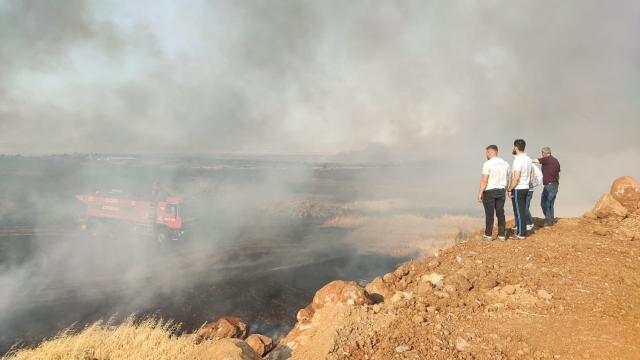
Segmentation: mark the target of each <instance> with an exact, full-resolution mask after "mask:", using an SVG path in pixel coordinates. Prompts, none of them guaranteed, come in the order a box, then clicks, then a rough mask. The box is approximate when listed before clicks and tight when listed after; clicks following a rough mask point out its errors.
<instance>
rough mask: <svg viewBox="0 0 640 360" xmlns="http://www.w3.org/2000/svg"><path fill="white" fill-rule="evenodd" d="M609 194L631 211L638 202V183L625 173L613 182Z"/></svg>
mask: <svg viewBox="0 0 640 360" xmlns="http://www.w3.org/2000/svg"><path fill="white" fill-rule="evenodd" d="M611 196H613V198H614V199H616V200H617V201H618V202H619V203H620V204H621V205H622V206H624V207H625V208H626V209H627V211H629V212H630V213H633V212H634V211H636V210H637V209H638V202H640V185H638V183H637V182H636V181H635V180H634V179H633V178H632V177H631V176H629V175H625V176H623V177H621V178H618V179H616V180H615V181H614V182H613V185H612V186H611Z"/></svg>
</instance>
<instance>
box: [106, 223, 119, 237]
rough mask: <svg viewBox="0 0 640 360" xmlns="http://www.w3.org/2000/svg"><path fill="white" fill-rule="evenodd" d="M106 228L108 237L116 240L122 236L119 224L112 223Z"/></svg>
mask: <svg viewBox="0 0 640 360" xmlns="http://www.w3.org/2000/svg"><path fill="white" fill-rule="evenodd" d="M106 228H107V235H109V237H110V238H116V237H118V236H119V235H120V226H119V225H118V224H116V223H114V222H110V223H108V224H107V226H106Z"/></svg>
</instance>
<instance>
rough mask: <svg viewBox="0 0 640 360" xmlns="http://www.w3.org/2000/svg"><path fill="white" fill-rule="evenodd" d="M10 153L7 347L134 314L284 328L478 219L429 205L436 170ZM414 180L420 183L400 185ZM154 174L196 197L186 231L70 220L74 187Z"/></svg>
mask: <svg viewBox="0 0 640 360" xmlns="http://www.w3.org/2000/svg"><path fill="white" fill-rule="evenodd" d="M1 161H4V162H3V163H2V164H0V165H2V166H1V167H0V171H2V178H1V180H0V197H1V198H0V204H1V205H0V288H1V292H2V294H3V298H2V299H1V300H0V324H1V325H0V353H4V352H6V351H7V350H9V348H10V347H11V346H12V345H13V344H15V343H16V342H21V343H22V344H23V345H29V344H33V343H36V342H38V341H40V340H41V339H42V338H44V337H51V336H53V335H55V334H56V333H58V332H60V331H61V330H63V329H65V328H68V327H70V326H73V327H74V328H75V329H81V328H82V327H84V326H85V325H87V324H90V323H93V322H94V321H96V320H98V319H101V318H105V319H109V318H112V320H113V321H114V322H116V323H117V322H119V321H120V320H122V319H123V318H125V317H127V316H128V315H130V314H132V313H137V315H138V316H140V317H144V316H157V317H162V318H164V319H174V320H175V321H176V322H178V323H181V324H182V327H181V328H182V330H183V331H186V332H192V331H194V330H196V329H197V328H198V327H200V326H201V325H203V324H204V323H205V322H210V321H215V320H217V319H218V318H219V317H222V316H237V317H240V318H242V319H244V320H245V321H247V322H248V323H249V324H250V326H251V331H252V332H259V333H263V334H266V335H269V336H272V337H274V338H277V337H278V336H279V335H280V334H283V333H286V332H287V331H288V330H289V329H290V328H291V327H292V326H293V324H294V323H295V320H296V319H295V314H296V312H297V310H298V309H300V308H303V307H305V306H306V305H308V304H309V303H310V302H311V300H312V298H313V295H314V294H315V292H316V291H317V290H318V289H319V288H320V287H322V286H323V285H325V284H326V283H328V282H330V281H332V280H336V279H343V280H353V281H356V282H362V283H365V282H368V281H371V280H372V279H373V278H374V277H376V276H381V275H383V274H385V273H386V272H388V271H390V270H391V269H394V268H395V267H397V265H398V264H400V263H402V262H403V261H406V260H407V259H409V258H416V257H420V256H423V255H424V254H426V253H428V252H430V251H432V250H433V249H435V248H438V247H442V246H446V245H447V244H449V243H452V242H455V241H458V240H459V239H462V238H465V237H466V235H467V234H468V233H469V232H470V231H473V230H475V228H476V227H477V224H478V222H476V219H475V218H473V217H469V216H468V215H476V214H475V213H474V212H473V211H469V210H465V209H459V208H456V207H455V206H451V207H448V208H441V207H435V206H433V205H434V204H437V203H442V199H441V198H439V196H441V195H439V194H438V192H437V191H435V192H434V191H433V189H434V187H433V186H430V184H431V185H433V184H437V181H438V180H437V178H433V179H432V182H431V183H429V173H430V170H431V169H430V168H410V169H394V168H390V167H380V166H375V167H374V166H364V165H363V166H357V167H354V166H346V165H339V164H334V165H329V166H327V165H326V164H314V163H304V162H270V161H240V160H234V159H231V160H228V159H227V160H225V161H222V160H218V163H215V164H207V163H206V162H203V164H194V163H193V161H189V163H188V164H176V163H171V162H165V163H163V164H160V165H158V164H149V163H138V164H108V163H107V164H105V163H95V162H74V161H56V160H55V159H48V158H47V159H41V158H24V159H20V160H19V161H16V159H10V160H9V161H7V159H2V160H1ZM1 161H0V162H1ZM416 172H418V173H420V176H407V173H414V175H415V173H416ZM405 177H406V179H415V178H420V179H422V181H421V182H416V181H414V180H407V181H405V182H404V184H403V186H398V185H397V181H398V179H399V178H402V179H404V178H405ZM155 180H160V181H161V183H162V184H163V187H166V188H167V189H168V190H169V191H171V192H172V193H173V194H175V195H176V196H182V197H184V198H189V199H193V204H194V206H192V207H191V209H193V211H194V214H193V215H194V217H195V218H196V223H197V227H194V228H193V229H191V230H192V233H191V234H190V236H189V237H188V238H186V239H181V240H180V241H177V242H172V243H169V244H160V243H157V242H156V241H154V240H153V239H152V238H150V237H145V236H142V235H123V236H121V237H120V238H117V239H108V238H94V237H92V236H91V235H90V234H89V233H88V232H86V231H81V230H77V229H76V228H75V227H74V226H75V220H76V219H77V217H78V214H80V213H82V211H83V205H84V204H82V203H80V202H78V201H77V200H76V199H75V194H80V193H87V192H93V191H96V190H98V189H113V188H116V189H123V190H126V191H131V192H135V193H145V192H149V191H150V184H151V183H152V182H153V181H155ZM391 184H394V185H393V186H392V185H391ZM435 188H436V189H437V186H436V187H435ZM445 214H448V216H445V217H444V218H442V217H441V216H442V215H445Z"/></svg>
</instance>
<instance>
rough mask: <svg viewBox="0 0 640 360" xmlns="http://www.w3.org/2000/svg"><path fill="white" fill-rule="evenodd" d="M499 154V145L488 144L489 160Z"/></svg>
mask: <svg viewBox="0 0 640 360" xmlns="http://www.w3.org/2000/svg"><path fill="white" fill-rule="evenodd" d="M496 156H498V147H497V146H495V145H489V146H487V160H491V159H493V158H494V157H496Z"/></svg>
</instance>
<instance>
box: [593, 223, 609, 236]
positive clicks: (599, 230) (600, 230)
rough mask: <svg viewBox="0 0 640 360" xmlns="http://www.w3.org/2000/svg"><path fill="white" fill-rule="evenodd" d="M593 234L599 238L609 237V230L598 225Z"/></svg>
mask: <svg viewBox="0 0 640 360" xmlns="http://www.w3.org/2000/svg"><path fill="white" fill-rule="evenodd" d="M593 233H594V234H596V235H598V236H605V235H607V229H605V227H604V226H602V225H598V226H596V227H595V228H594V229H593Z"/></svg>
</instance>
